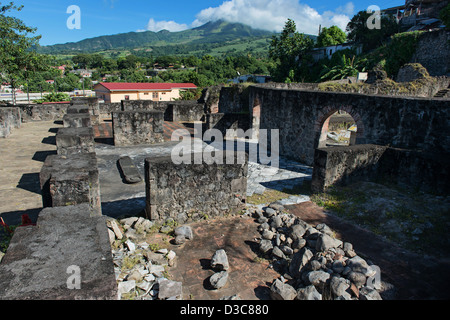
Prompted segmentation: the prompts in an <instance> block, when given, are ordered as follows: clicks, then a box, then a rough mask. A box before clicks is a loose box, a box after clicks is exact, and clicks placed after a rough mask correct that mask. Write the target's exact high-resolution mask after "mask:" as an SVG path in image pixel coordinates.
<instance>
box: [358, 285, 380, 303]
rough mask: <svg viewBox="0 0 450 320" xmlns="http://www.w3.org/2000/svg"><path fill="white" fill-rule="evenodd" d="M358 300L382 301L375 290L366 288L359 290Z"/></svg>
mask: <svg viewBox="0 0 450 320" xmlns="http://www.w3.org/2000/svg"><path fill="white" fill-rule="evenodd" d="M359 298H360V299H361V300H383V299H382V298H381V296H380V294H379V293H378V291H377V290H375V289H371V288H368V287H364V288H361V290H360V291H359Z"/></svg>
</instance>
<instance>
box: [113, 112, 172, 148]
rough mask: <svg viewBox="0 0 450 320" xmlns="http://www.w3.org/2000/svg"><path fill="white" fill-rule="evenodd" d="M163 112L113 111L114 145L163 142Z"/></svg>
mask: <svg viewBox="0 0 450 320" xmlns="http://www.w3.org/2000/svg"><path fill="white" fill-rule="evenodd" d="M163 125H164V112H161V111H144V110H138V111H125V112H114V113H113V132H114V145H116V146H133V145H148V144H156V143H162V142H164V126H163Z"/></svg>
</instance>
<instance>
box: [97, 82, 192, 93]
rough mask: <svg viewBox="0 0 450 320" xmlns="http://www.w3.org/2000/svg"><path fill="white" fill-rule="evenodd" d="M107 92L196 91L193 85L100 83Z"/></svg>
mask: <svg viewBox="0 0 450 320" xmlns="http://www.w3.org/2000/svg"><path fill="white" fill-rule="evenodd" d="M98 85H102V86H103V87H105V88H106V89H108V90H109V91H156V90H173V89H197V86H196V85H195V84H193V83H112V82H101V83H99V84H98Z"/></svg>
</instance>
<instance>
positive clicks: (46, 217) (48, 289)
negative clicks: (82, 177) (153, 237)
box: [0, 204, 117, 300]
mask: <svg viewBox="0 0 450 320" xmlns="http://www.w3.org/2000/svg"><path fill="white" fill-rule="evenodd" d="M74 267H78V268H79V269H78V272H80V273H79V275H80V278H79V279H80V287H79V288H78V289H76V288H73V287H72V288H71V287H70V286H68V284H69V285H74V284H76V282H75V281H70V277H71V276H73V275H75V274H76V271H77V270H76V269H74ZM0 283H1V286H0V300H110V299H117V283H116V279H115V275H114V264H113V261H112V256H111V246H110V243H109V235H108V229H107V227H106V218H105V217H104V216H95V217H93V216H91V214H90V212H89V206H88V205H87V204H84V205H79V206H69V207H56V208H46V209H44V210H42V211H41V212H40V213H39V217H38V220H37V226H28V227H20V228H17V229H16V230H15V232H14V236H13V237H12V239H11V242H10V245H9V247H8V251H7V253H6V255H5V256H4V257H3V259H2V262H1V264H0Z"/></svg>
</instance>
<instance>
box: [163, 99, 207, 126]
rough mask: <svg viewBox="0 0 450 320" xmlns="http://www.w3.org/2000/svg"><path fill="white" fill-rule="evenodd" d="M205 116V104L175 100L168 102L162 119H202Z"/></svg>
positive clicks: (175, 120) (189, 120)
mask: <svg viewBox="0 0 450 320" xmlns="http://www.w3.org/2000/svg"><path fill="white" fill-rule="evenodd" d="M204 117H205V105H204V104H203V103H198V102H197V101H196V100H192V101H177V102H171V103H169V104H168V106H167V109H166V110H165V115H164V120H166V121H173V122H193V121H202V120H204Z"/></svg>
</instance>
